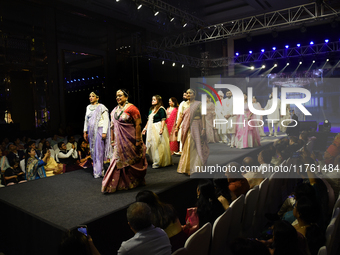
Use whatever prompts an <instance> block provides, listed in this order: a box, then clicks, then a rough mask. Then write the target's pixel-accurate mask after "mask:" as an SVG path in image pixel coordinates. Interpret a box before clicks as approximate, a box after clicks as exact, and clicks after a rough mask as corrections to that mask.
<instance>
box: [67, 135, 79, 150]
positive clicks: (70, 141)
mask: <svg viewBox="0 0 340 255" xmlns="http://www.w3.org/2000/svg"><path fill="white" fill-rule="evenodd" d="M72 145H74V148H75V149H76V150H77V142H76V139H74V136H73V135H71V136H69V137H68V139H67V144H66V149H67V150H71V149H72V148H73V147H72Z"/></svg>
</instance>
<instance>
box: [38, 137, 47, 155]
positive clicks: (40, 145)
mask: <svg viewBox="0 0 340 255" xmlns="http://www.w3.org/2000/svg"><path fill="white" fill-rule="evenodd" d="M45 142H46V137H43V138H42V139H41V140H40V141H39V144H38V150H39V151H41V152H42V149H43V146H44V143H45Z"/></svg>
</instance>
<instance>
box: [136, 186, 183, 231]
mask: <svg viewBox="0 0 340 255" xmlns="http://www.w3.org/2000/svg"><path fill="white" fill-rule="evenodd" d="M136 202H144V203H146V204H148V206H149V207H150V208H151V222H152V224H153V225H154V226H155V227H160V228H162V229H166V228H167V227H168V226H169V225H170V224H171V223H174V222H175V221H176V220H177V214H176V212H175V209H174V208H173V207H172V205H169V204H165V203H162V202H161V201H160V200H159V198H158V196H157V194H155V193H154V192H152V191H150V190H143V191H140V192H138V194H137V196H136Z"/></svg>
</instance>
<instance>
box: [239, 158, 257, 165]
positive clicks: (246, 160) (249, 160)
mask: <svg viewBox="0 0 340 255" xmlns="http://www.w3.org/2000/svg"><path fill="white" fill-rule="evenodd" d="M254 164H255V162H254V159H253V158H252V157H245V158H244V159H243V160H242V165H243V166H253V165H254Z"/></svg>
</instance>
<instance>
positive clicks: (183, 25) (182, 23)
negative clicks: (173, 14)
mask: <svg viewBox="0 0 340 255" xmlns="http://www.w3.org/2000/svg"><path fill="white" fill-rule="evenodd" d="M181 25H182V27H186V26H187V25H188V23H187V22H186V21H185V20H184V19H183V20H182V22H181Z"/></svg>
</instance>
